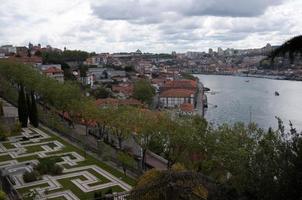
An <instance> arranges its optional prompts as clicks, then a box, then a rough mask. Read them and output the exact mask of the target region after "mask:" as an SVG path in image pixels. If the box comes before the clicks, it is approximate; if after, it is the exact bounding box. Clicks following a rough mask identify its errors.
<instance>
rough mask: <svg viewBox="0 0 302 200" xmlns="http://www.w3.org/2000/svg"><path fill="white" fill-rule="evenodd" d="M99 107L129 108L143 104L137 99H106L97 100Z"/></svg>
mask: <svg viewBox="0 0 302 200" xmlns="http://www.w3.org/2000/svg"><path fill="white" fill-rule="evenodd" d="M95 103H96V105H97V106H104V105H115V106H118V105H128V106H142V105H143V104H142V103H141V102H140V101H139V100H136V99H132V98H130V99H113V98H106V99H97V100H96V102H95Z"/></svg>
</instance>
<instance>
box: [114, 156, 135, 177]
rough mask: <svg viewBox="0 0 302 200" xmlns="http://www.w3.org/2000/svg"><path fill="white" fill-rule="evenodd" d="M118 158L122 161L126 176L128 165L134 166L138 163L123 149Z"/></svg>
mask: <svg viewBox="0 0 302 200" xmlns="http://www.w3.org/2000/svg"><path fill="white" fill-rule="evenodd" d="M117 160H118V161H119V162H120V164H121V166H122V168H123V171H124V174H125V176H126V171H127V167H131V168H134V167H135V164H136V163H135V160H134V159H133V157H132V156H130V155H129V154H127V153H124V152H121V151H120V152H118V154H117Z"/></svg>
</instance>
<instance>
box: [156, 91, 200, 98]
mask: <svg viewBox="0 0 302 200" xmlns="http://www.w3.org/2000/svg"><path fill="white" fill-rule="evenodd" d="M194 94H195V91H193V90H187V89H170V90H165V91H163V92H161V93H160V97H191V95H194Z"/></svg>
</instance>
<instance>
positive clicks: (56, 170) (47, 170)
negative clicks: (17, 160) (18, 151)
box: [35, 158, 63, 175]
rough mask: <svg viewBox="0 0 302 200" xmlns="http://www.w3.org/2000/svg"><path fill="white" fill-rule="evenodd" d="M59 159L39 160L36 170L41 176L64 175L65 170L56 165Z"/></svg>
mask: <svg viewBox="0 0 302 200" xmlns="http://www.w3.org/2000/svg"><path fill="white" fill-rule="evenodd" d="M58 161H59V159H58V158H41V159H39V164H38V165H37V166H36V167H35V169H36V170H37V171H38V172H39V173H40V174H42V175H43V174H50V175H59V174H62V171H63V168H62V167H61V166H59V165H57V164H56V162H58Z"/></svg>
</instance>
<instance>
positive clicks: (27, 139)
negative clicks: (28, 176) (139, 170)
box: [0, 127, 133, 200]
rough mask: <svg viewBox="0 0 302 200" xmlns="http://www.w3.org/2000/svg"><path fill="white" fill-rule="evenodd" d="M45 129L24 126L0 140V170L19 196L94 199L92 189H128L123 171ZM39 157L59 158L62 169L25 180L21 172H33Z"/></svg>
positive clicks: (73, 199) (94, 190)
mask: <svg viewBox="0 0 302 200" xmlns="http://www.w3.org/2000/svg"><path fill="white" fill-rule="evenodd" d="M46 132H47V130H42V129H37V128H33V127H29V128H23V129H22V132H21V133H20V134H19V135H16V136H12V137H8V139H7V140H6V141H4V142H1V143H0V169H1V170H2V173H4V174H9V175H10V181H11V182H12V184H13V186H14V188H15V189H16V190H17V191H18V192H19V194H20V195H21V196H23V195H25V194H28V193H31V192H32V193H35V197H36V198H35V199H45V200H46V199H51V200H84V199H87V200H88V199H91V200H92V199H94V194H95V192H103V193H105V192H106V191H108V189H109V188H111V189H110V190H111V191H112V192H113V193H115V192H122V191H130V190H131V188H132V187H131V185H132V184H133V182H132V181H131V180H130V179H129V178H127V177H123V178H124V179H123V180H122V178H121V177H122V176H123V175H122V173H120V172H119V171H117V170H115V169H112V168H110V167H109V166H107V165H105V164H104V163H101V162H99V161H97V160H95V159H94V158H93V157H92V156H90V155H86V154H84V153H83V151H82V150H80V149H79V148H76V147H75V146H73V145H70V144H69V143H67V142H66V141H64V140H62V139H61V138H60V137H58V136H56V135H53V134H50V133H49V132H47V133H46ZM42 158H59V159H58V161H57V163H56V164H57V165H59V166H61V168H62V169H63V171H62V173H61V174H59V175H49V174H47V175H43V176H41V178H40V179H39V180H35V181H32V182H25V181H24V180H23V174H24V173H25V172H32V171H33V168H34V166H35V165H37V164H38V163H39V160H40V159H42Z"/></svg>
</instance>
